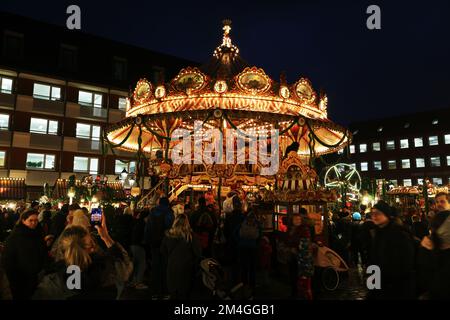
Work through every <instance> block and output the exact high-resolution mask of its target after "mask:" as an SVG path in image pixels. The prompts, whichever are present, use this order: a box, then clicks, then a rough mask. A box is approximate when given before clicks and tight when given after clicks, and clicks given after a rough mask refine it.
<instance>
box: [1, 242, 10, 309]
mask: <svg viewBox="0 0 450 320" xmlns="http://www.w3.org/2000/svg"><path fill="white" fill-rule="evenodd" d="M2 250H3V247H2V246H0V261H2ZM11 299H12V294H11V289H10V288H9V281H8V277H7V276H6V272H5V270H4V269H3V266H2V264H1V263H0V300H11Z"/></svg>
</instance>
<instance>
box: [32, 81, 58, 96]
mask: <svg viewBox="0 0 450 320" xmlns="http://www.w3.org/2000/svg"><path fill="white" fill-rule="evenodd" d="M33 97H34V98H38V99H46V100H61V88H60V87H54V86H49V85H45V84H40V83H35V84H34V87H33Z"/></svg>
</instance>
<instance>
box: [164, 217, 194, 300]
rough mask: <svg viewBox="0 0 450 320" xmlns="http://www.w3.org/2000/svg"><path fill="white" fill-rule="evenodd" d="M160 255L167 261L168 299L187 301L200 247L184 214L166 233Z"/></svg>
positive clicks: (176, 219) (177, 218)
mask: <svg viewBox="0 0 450 320" xmlns="http://www.w3.org/2000/svg"><path fill="white" fill-rule="evenodd" d="M161 253H162V255H163V257H164V259H165V261H167V289H168V292H169V295H170V298H171V299H174V300H179V299H188V298H189V296H190V293H191V290H192V287H193V280H194V279H195V274H196V270H197V266H198V264H199V262H200V258H201V247H200V242H199V241H198V239H197V238H196V236H195V234H193V232H192V229H191V226H190V224H189V219H188V217H187V216H186V215H185V214H179V215H178V216H177V217H176V218H175V221H174V223H173V225H172V227H171V228H170V229H169V230H167V231H166V233H165V237H164V239H163V241H162V244H161Z"/></svg>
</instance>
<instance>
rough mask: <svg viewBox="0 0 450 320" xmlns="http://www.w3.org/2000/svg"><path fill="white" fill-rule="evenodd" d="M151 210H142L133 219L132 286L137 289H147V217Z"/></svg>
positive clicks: (131, 247)
mask: <svg viewBox="0 0 450 320" xmlns="http://www.w3.org/2000/svg"><path fill="white" fill-rule="evenodd" d="M149 213H150V212H149V211H148V210H145V211H140V212H138V213H137V217H136V218H135V219H134V221H133V230H132V232H131V246H130V249H131V254H132V256H133V275H132V278H131V281H132V282H131V286H133V287H135V288H136V289H147V288H148V287H147V285H145V284H144V273H145V269H146V264H147V260H146V250H145V246H144V231H145V218H146V217H147V216H148V215H149Z"/></svg>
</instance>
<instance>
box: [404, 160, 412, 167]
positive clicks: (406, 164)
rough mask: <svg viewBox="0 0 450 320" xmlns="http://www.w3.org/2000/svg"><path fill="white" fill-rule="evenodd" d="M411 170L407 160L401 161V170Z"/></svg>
mask: <svg viewBox="0 0 450 320" xmlns="http://www.w3.org/2000/svg"><path fill="white" fill-rule="evenodd" d="M409 168H411V163H410V161H409V159H402V169H409Z"/></svg>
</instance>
